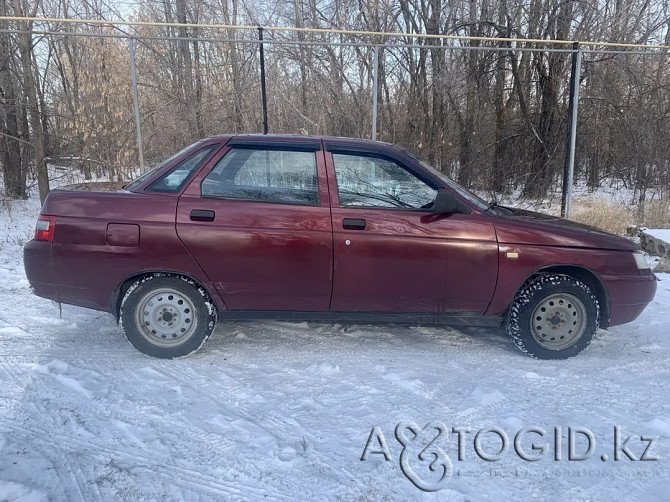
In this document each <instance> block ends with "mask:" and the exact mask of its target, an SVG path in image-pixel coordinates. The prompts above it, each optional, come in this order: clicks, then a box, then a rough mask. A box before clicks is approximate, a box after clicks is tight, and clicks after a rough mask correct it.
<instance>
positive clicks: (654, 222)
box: [642, 199, 670, 228]
mask: <svg viewBox="0 0 670 502" xmlns="http://www.w3.org/2000/svg"><path fill="white" fill-rule="evenodd" d="M642 225H643V226H645V227H648V228H670V200H663V199H655V200H652V201H651V202H648V203H647V204H646V207H645V210H644V218H643V221H642Z"/></svg>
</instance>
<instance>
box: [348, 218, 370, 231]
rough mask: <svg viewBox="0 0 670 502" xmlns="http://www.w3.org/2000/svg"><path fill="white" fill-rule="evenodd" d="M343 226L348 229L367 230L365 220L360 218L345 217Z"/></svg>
mask: <svg viewBox="0 0 670 502" xmlns="http://www.w3.org/2000/svg"><path fill="white" fill-rule="evenodd" d="M342 228H345V229H347V230H365V220H363V219H360V218H344V219H343V220H342Z"/></svg>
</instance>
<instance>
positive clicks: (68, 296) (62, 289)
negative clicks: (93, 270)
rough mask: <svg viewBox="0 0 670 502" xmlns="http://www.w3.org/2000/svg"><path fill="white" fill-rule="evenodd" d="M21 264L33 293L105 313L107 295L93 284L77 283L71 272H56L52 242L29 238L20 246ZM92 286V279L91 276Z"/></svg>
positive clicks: (108, 308) (76, 277)
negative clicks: (91, 285) (21, 252)
mask: <svg viewBox="0 0 670 502" xmlns="http://www.w3.org/2000/svg"><path fill="white" fill-rule="evenodd" d="M23 267H24V269H25V271H26V277H27V278H28V282H29V283H30V288H31V289H32V291H33V293H34V294H36V295H37V296H40V297H42V298H46V299H48V300H54V301H56V302H61V303H67V304H70V305H77V306H79V307H86V308H90V309H95V310H102V311H105V312H108V311H109V310H110V307H109V305H108V301H109V295H108V294H105V292H104V290H101V289H100V288H95V287H82V286H80V285H78V284H76V281H75V279H79V278H80V277H81V276H78V275H77V274H76V273H75V274H73V273H72V271H69V272H67V273H64V272H62V271H61V272H60V273H59V272H58V269H57V267H56V263H55V260H54V250H53V245H52V243H51V242H46V241H36V240H31V241H30V242H28V244H26V245H25V247H24V248H23ZM91 282H92V284H93V285H95V284H96V282H95V278H91Z"/></svg>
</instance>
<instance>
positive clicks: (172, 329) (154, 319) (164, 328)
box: [135, 288, 198, 347]
mask: <svg viewBox="0 0 670 502" xmlns="http://www.w3.org/2000/svg"><path fill="white" fill-rule="evenodd" d="M135 320H136V322H137V326H138V327H139V328H140V332H141V333H142V336H143V337H144V338H145V339H146V340H147V341H149V342H150V343H152V344H154V345H158V346H160V347H174V346H176V345H181V344H182V343H184V342H185V341H186V340H188V339H189V338H190V337H191V336H192V335H193V333H194V332H195V330H196V328H197V325H198V319H197V317H196V315H195V308H194V306H193V303H192V302H191V300H189V299H188V297H186V296H185V295H183V294H182V293H180V292H179V291H177V290H175V289H172V288H163V289H160V290H154V291H151V292H149V293H147V294H146V295H144V296H143V297H142V299H141V300H140V301H139V303H138V305H137V311H136V318H135Z"/></svg>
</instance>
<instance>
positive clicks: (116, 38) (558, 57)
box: [0, 17, 670, 215]
mask: <svg viewBox="0 0 670 502" xmlns="http://www.w3.org/2000/svg"><path fill="white" fill-rule="evenodd" d="M0 20H7V21H10V20H11V21H12V22H17V23H19V22H21V23H25V22H26V21H25V19H23V20H17V19H14V18H1V17H0ZM39 23H41V24H40V27H39V29H38V26H31V29H30V30H27V29H25V26H24V27H21V26H15V27H4V28H2V29H0V33H3V34H6V35H7V36H20V35H22V34H24V35H25V34H27V33H29V36H30V37H31V40H32V41H33V43H34V58H35V68H36V69H37V72H36V73H37V80H38V82H37V85H38V91H39V92H38V94H39V96H38V97H39V100H40V102H41V106H42V109H41V111H42V115H43V117H42V118H43V121H44V122H43V124H44V129H45V131H46V136H47V138H48V141H49V144H48V150H49V155H50V156H51V157H59V156H60V157H67V156H69V157H73V156H78V157H83V158H86V159H90V160H91V162H92V163H93V166H92V167H91V166H88V167H86V168H87V169H91V168H92V169H98V168H99V166H109V169H110V170H111V169H116V171H115V172H114V173H112V174H113V175H115V176H117V177H119V178H122V177H127V176H128V175H129V171H130V170H131V169H132V168H133V167H134V166H136V165H139V166H140V168H141V169H144V168H145V167H146V166H148V165H152V164H155V163H156V162H158V161H160V160H162V158H164V157H166V156H168V155H169V154H170V153H172V152H173V151H176V150H178V149H179V148H181V147H183V146H185V145H186V144H188V143H190V142H192V141H194V140H196V139H198V138H201V137H205V136H209V135H214V134H225V133H238V132H263V131H264V129H266V128H267V129H268V130H269V132H277V133H298V134H317V135H323V134H330V135H342V136H352V137H362V138H371V139H381V140H384V141H389V142H392V143H396V144H399V145H401V146H404V147H407V148H409V149H411V150H413V151H418V152H419V153H420V154H421V155H422V156H423V157H424V158H426V159H427V160H428V161H429V162H430V163H432V164H434V165H435V166H436V167H437V168H439V169H441V170H442V171H444V172H446V173H447V174H449V175H450V176H452V177H453V178H455V179H456V180H458V181H459V182H461V183H462V184H464V185H466V186H470V187H474V188H477V189H479V190H482V191H488V192H490V193H491V194H501V193H510V192H514V191H515V190H518V191H520V192H519V193H521V194H522V195H525V196H529V197H538V196H540V197H541V196H545V195H546V194H547V193H551V192H555V191H556V190H560V188H559V187H562V188H563V192H564V194H565V196H564V208H565V212H566V213H567V214H568V215H569V213H570V195H569V191H570V188H571V187H572V186H573V182H574V181H575V180H577V179H578V180H579V181H581V182H584V183H587V184H588V186H589V187H591V188H595V187H597V186H598V185H599V184H600V183H602V182H603V181H604V180H606V181H607V182H612V180H614V181H615V182H617V183H621V184H622V185H624V186H627V187H630V188H632V189H633V190H634V192H635V197H636V201H637V202H644V200H645V196H646V195H645V194H646V192H647V190H648V189H649V188H650V187H656V188H658V189H659V190H660V192H659V193H663V190H665V187H667V186H668V182H669V181H670V170H669V167H668V166H669V165H670V154H669V153H668V152H667V151H666V148H665V147H664V145H667V144H668V141H670V137H668V136H669V135H668V133H666V132H665V127H663V125H664V123H665V122H664V121H665V119H666V118H667V116H668V115H669V114H670V99H669V96H668V89H670V69H668V68H667V49H668V48H667V47H665V46H651V45H646V46H640V45H634V44H613V43H601V42H585V43H582V44H577V43H574V42H570V41H548V40H534V41H533V40H525V39H521V40H520V39H505V38H485V37H445V36H440V37H431V36H429V35H407V34H397V33H392V34H391V33H374V32H353V31H346V30H330V31H328V32H327V33H322V32H321V31H319V30H307V29H306V30H302V31H301V30H297V31H295V30H294V31H291V32H290V33H289V34H286V33H285V32H284V31H283V30H285V29H284V28H258V27H240V26H227V25H221V26H218V25H217V26H207V25H192V24H188V25H186V24H185V25H178V24H170V23H135V24H132V25H131V24H127V25H126V24H124V25H116V26H114V27H110V23H109V22H102V21H95V22H93V21H91V22H88V21H85V20H77V23H76V24H77V26H78V25H81V24H84V25H86V26H87V31H85V32H84V31H77V30H76V29H70V28H69V25H67V24H64V23H63V20H48V19H46V20H45V19H40V20H39ZM50 23H51V24H50ZM51 25H54V28H51V27H50V26H51ZM42 26H44V28H42ZM66 27H68V29H65V28H66ZM56 28H57V29H56ZM187 29H188V30H187ZM93 30H95V31H93ZM221 33H223V34H224V36H221ZM259 35H260V36H259ZM322 35H323V37H322V38H320V39H319V38H318V37H321V36H322ZM21 86H25V82H20V85H19V87H21ZM264 89H265V91H264ZM580 91H581V92H580ZM264 94H265V96H264ZM24 104H25V103H24V102H23V101H21V106H23V105H24ZM28 129H29V128H26V131H25V132H26V136H27V137H29V134H28V133H29V131H28ZM112 166H115V167H112ZM119 166H121V167H119ZM573 173H574V175H573ZM631 202H632V201H631Z"/></svg>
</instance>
